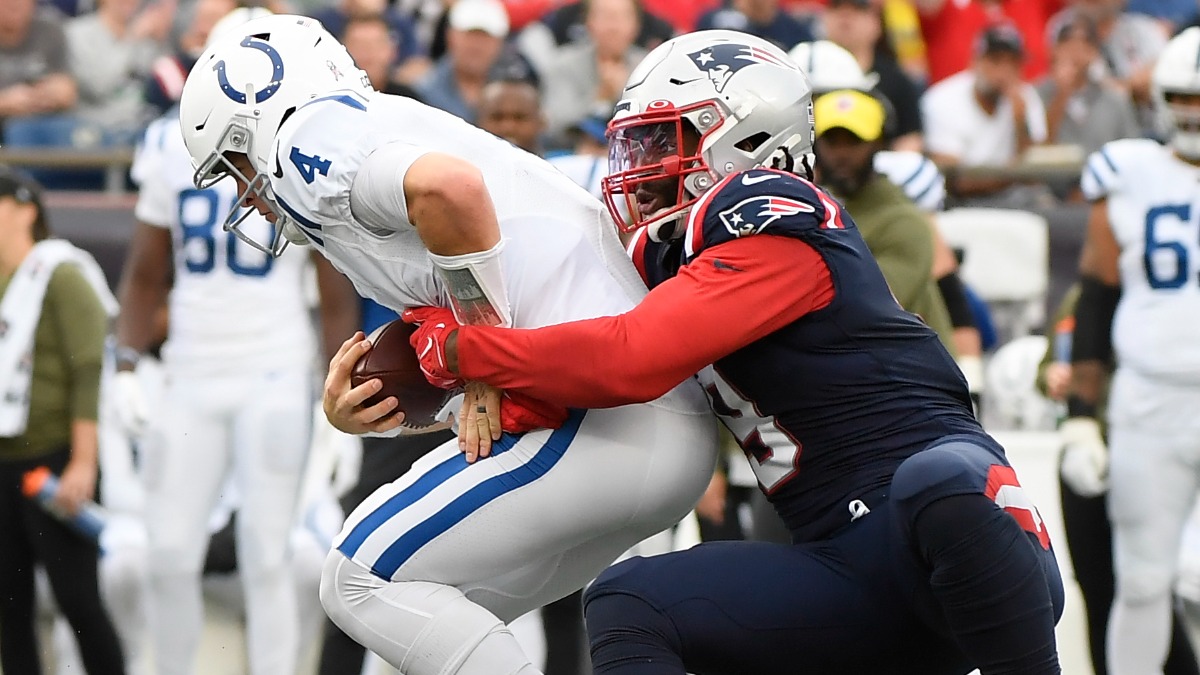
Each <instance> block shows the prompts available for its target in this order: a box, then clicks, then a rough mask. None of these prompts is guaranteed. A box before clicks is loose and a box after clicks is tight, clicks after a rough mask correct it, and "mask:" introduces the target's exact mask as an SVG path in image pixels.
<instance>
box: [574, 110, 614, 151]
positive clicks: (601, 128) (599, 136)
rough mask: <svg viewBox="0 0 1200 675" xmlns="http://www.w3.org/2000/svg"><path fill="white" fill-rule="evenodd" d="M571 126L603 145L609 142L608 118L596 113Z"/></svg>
mask: <svg viewBox="0 0 1200 675" xmlns="http://www.w3.org/2000/svg"><path fill="white" fill-rule="evenodd" d="M571 128H572V129H573V130H574V131H577V132H579V133H580V134H581V135H584V136H587V137H588V138H591V139H592V140H594V141H596V142H597V143H599V144H601V145H607V144H608V137H607V135H606V134H607V132H608V120H606V119H604V118H602V117H597V116H594V115H593V116H591V117H585V118H583V119H581V120H579V121H578V122H576V123H575V124H574V125H572V127H571Z"/></svg>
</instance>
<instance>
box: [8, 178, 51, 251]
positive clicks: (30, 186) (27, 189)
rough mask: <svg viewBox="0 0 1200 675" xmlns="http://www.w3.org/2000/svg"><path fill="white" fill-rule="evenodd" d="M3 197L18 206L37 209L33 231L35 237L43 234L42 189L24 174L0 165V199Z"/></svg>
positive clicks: (44, 227)
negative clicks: (25, 205)
mask: <svg viewBox="0 0 1200 675" xmlns="http://www.w3.org/2000/svg"><path fill="white" fill-rule="evenodd" d="M5 197H8V198H10V199H13V200H16V202H17V203H18V204H32V205H33V206H34V207H35V208H36V209H37V218H36V219H35V220H34V222H33V231H34V233H35V235H37V234H38V233H39V232H45V229H46V210H45V208H43V207H42V187H41V186H40V185H38V184H37V181H35V180H34V179H32V178H30V177H29V176H28V175H26V174H25V173H24V172H22V171H18V170H17V169H14V168H12V167H10V166H6V165H3V164H0V199H3V198H5ZM38 238H41V237H38Z"/></svg>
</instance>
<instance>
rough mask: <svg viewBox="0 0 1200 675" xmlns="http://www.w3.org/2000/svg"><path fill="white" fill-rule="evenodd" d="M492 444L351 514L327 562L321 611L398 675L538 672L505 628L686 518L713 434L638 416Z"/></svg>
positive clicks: (692, 420) (700, 485) (598, 413)
mask: <svg viewBox="0 0 1200 675" xmlns="http://www.w3.org/2000/svg"><path fill="white" fill-rule="evenodd" d="M500 445H501V446H502V447H501V448H498V449H499V452H497V453H496V454H493V456H491V457H488V458H486V459H481V460H479V461H477V462H475V463H474V464H467V463H466V461H465V460H464V459H463V457H462V454H461V453H460V452H459V450H458V444H457V442H456V441H450V442H449V443H447V444H445V445H443V446H441V447H440V448H438V449H436V450H434V451H432V452H431V453H429V454H428V455H426V456H425V457H423V458H422V459H420V460H419V461H418V462H417V463H416V464H415V465H414V466H413V468H412V470H410V471H409V472H408V473H407V474H405V475H404V476H402V477H401V478H400V479H398V480H396V481H395V482H393V483H391V484H389V485H386V486H384V487H382V488H380V489H379V490H377V491H376V492H375V493H374V494H372V495H371V496H370V497H368V498H367V499H366V500H365V501H364V502H363V503H362V504H361V505H360V506H359V507H358V508H357V509H355V510H354V512H353V513H352V514H350V517H349V518H348V519H347V521H346V524H345V526H344V527H343V529H342V532H341V534H340V535H339V536H338V539H337V540H336V541H335V542H334V550H333V551H331V552H330V555H329V558H328V560H327V561H326V564H325V574H324V575H323V577H322V581H321V602H322V604H323V605H324V607H325V610H326V612H328V613H329V616H330V617H331V618H332V619H333V621H334V623H336V624H337V625H338V626H340V627H341V628H342V630H344V631H346V633H347V634H348V635H350V636H351V637H353V638H354V639H356V640H358V641H359V642H360V643H362V644H363V645H364V646H366V647H367V648H368V649H370V650H371V651H373V652H375V653H377V654H379V655H380V656H381V657H383V659H384V660H385V661H387V662H388V663H390V664H391V665H393V666H395V667H396V668H398V669H400V671H401V672H403V673H405V675H454V674H456V673H457V674H460V675H485V674H487V675H509V674H511V673H522V674H524V673H533V672H536V670H534V669H533V667H532V666H531V665H529V661H528V659H527V657H525V655H524V654H523V653H522V652H521V650H520V646H519V645H518V644H517V643H516V641H515V639H514V638H513V637H512V635H511V634H510V633H508V632H507V629H505V627H504V625H503V623H504V622H508V621H511V620H513V619H515V618H517V617H519V616H520V615H522V614H524V613H526V612H528V611H531V610H533V609H536V608H538V607H541V606H542V605H545V604H547V603H549V602H552V601H554V600H557V599H559V598H561V597H563V596H565V595H567V594H568V593H570V592H571V591H574V590H576V589H578V588H581V587H583V586H584V585H585V584H587V583H588V582H589V581H591V580H592V579H593V578H595V576H596V575H597V574H599V572H600V571H601V570H603V569H604V568H605V567H607V566H608V565H609V564H610V563H611V562H612V561H613V560H614V559H616V558H617V556H619V555H620V554H621V553H622V552H624V551H625V550H626V549H628V548H630V547H631V546H633V545H634V544H637V543H638V542H639V541H641V540H642V539H645V538H646V537H648V536H650V535H652V534H655V533H657V532H660V531H662V530H664V529H666V528H667V527H670V526H671V525H673V524H674V523H676V522H678V521H679V520H680V519H681V518H682V517H683V516H685V515H686V514H687V513H688V511H689V510H690V509H691V508H692V506H694V505H695V503H696V500H697V499H698V498H699V497H700V495H701V493H703V491H704V489H705V487H706V486H707V485H708V482H709V479H710V478H711V477H712V471H713V466H714V464H715V462H716V454H717V434H716V428H715V425H714V419H713V418H712V417H711V415H709V414H708V413H703V414H698V413H693V414H684V413H679V412H671V411H668V410H665V409H663V408H659V407H656V406H651V405H636V406H625V407H621V408H614V409H610V410H589V411H587V412H586V413H583V412H576V413H573V414H572V417H571V418H570V419H569V420H568V421H567V423H566V424H565V425H564V426H563V427H562V428H561V429H558V430H555V431H549V430H542V431H536V432H532V433H528V434H524V435H522V436H519V437H514V436H508V435H506V436H505V438H504V439H502V441H501V444H500ZM493 447H494V448H496V446H493Z"/></svg>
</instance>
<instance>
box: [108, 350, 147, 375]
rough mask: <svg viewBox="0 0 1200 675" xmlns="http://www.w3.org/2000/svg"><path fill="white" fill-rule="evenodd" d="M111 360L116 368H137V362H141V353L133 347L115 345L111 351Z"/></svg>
mask: <svg viewBox="0 0 1200 675" xmlns="http://www.w3.org/2000/svg"><path fill="white" fill-rule="evenodd" d="M113 360H114V361H116V364H117V366H118V367H120V366H129V369H130V370H132V369H133V368H136V367H137V364H138V361H141V360H142V353H141V352H139V351H138V350H136V349H134V348H133V347H129V346H126V345H117V347H116V348H115V349H114V350H113Z"/></svg>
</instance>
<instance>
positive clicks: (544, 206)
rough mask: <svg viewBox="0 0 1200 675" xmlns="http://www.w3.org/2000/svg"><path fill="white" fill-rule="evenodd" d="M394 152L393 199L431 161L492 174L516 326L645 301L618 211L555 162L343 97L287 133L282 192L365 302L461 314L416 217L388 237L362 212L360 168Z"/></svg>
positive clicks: (692, 400)
mask: <svg viewBox="0 0 1200 675" xmlns="http://www.w3.org/2000/svg"><path fill="white" fill-rule="evenodd" d="M384 146H391V147H389V152H391V153H392V156H393V157H396V158H397V161H396V166H394V167H392V166H389V167H388V168H387V175H385V176H382V178H385V179H386V181H385V182H384V185H385V186H386V188H385V189H387V190H388V191H389V192H390V191H391V190H393V189H396V190H397V191H399V189H398V188H399V186H400V185H401V184H402V182H403V179H404V175H405V173H406V172H407V171H408V168H409V167H410V166H411V165H412V163H413V162H414V161H416V160H417V159H418V158H419V157H421V156H422V155H424V154H426V153H428V152H440V153H444V154H448V155H453V156H456V157H459V158H462V159H465V160H467V161H469V162H471V163H472V164H474V165H475V166H476V167H478V168H479V169H480V171H481V172H482V173H483V179H484V182H485V184H486V186H487V189H488V192H489V194H490V195H491V199H492V202H493V203H494V205H495V209H496V214H497V216H498V219H499V222H500V229H501V233H502V235H503V237H504V239H505V245H504V249H503V252H502V254H501V264H502V269H503V274H504V282H505V288H506V291H507V293H508V299H509V304H510V308H511V310H512V317H513V326H514V327H517V328H536V327H539V326H546V325H550V324H557V323H563V322H567V321H575V320H580V319H588V318H594V317H597V316H611V315H615V314H619V313H622V312H625V311H626V310H628V309H630V308H632V307H633V306H634V304H635V303H636V302H637V301H638V300H640V299H641V298H642V296H644V295H645V293H646V287H645V285H643V284H642V281H641V279H640V278H639V277H638V275H637V271H636V270H635V269H634V267H633V263H632V262H631V261H630V260H629V258H628V257H627V256H626V255H625V251H624V248H623V247H622V246H621V243H620V241H619V240H618V238H617V236H616V229H615V227H614V226H613V224H612V220H611V218H610V217H609V215H608V212H607V210H606V209H605V208H604V207H603V205H601V204H600V203H599V202H598V201H597V200H596V199H595V198H593V197H592V196H591V195H589V194H588V193H587V191H586V190H584V189H583V188H581V187H579V186H578V185H576V184H575V183H573V182H572V181H571V180H570V179H569V178H567V177H566V176H564V175H563V174H562V173H560V172H559V171H557V170H556V169H555V168H554V167H552V166H551V165H550V164H549V163H548V162H546V161H545V160H543V159H541V158H539V157H537V156H535V155H532V154H530V153H527V152H525V151H523V150H519V149H517V148H515V147H513V146H512V145H510V144H509V143H508V142H506V141H502V140H500V139H498V138H496V137H495V136H492V135H491V134H489V133H487V132H485V131H483V130H481V129H478V128H477V127H474V126H471V125H470V124H468V123H466V122H464V121H462V120H461V119H459V118H458V117H456V116H454V115H451V114H449V113H446V112H443V111H441V110H437V109H435V108H431V107H429V106H426V105H423V104H421V103H418V102H416V101H413V100H411V99H408V98H402V97H399V96H390V95H386V94H380V93H373V94H372V95H371V96H370V97H364V96H361V95H359V94H351V93H348V92H347V93H334V94H332V95H330V96H326V97H323V98H319V99H315V100H313V101H310V102H309V103H307V104H305V105H304V106H303V107H301V108H300V109H299V110H297V111H296V112H295V113H294V114H293V115H292V116H291V117H290V118H289V119H288V120H287V121H286V122H285V123H284V125H283V126H282V127H281V128H280V131H279V133H278V134H277V135H276V139H275V147H274V153H275V161H276V162H277V165H276V170H275V171H274V172H272V175H271V187H272V189H273V190H274V193H275V199H276V200H277V201H278V203H279V205H280V207H281V208H282V209H283V210H284V211H286V212H287V213H288V214H289V215H290V216H291V217H292V218H294V219H295V220H296V221H297V222H298V223H299V224H300V226H301V228H300V229H301V230H303V231H304V233H305V234H306V235H307V236H308V237H309V239H311V240H312V242H313V243H314V244H315V245H316V246H318V247H320V248H322V249H324V251H325V253H326V254H327V256H328V257H329V259H330V262H332V263H333V265H334V267H336V268H338V269H339V270H341V271H342V273H343V274H345V275H346V276H347V277H349V278H350V280H351V281H353V282H354V285H355V287H356V288H357V289H358V291H359V293H360V294H362V295H364V296H366V297H369V298H371V299H373V300H375V301H376V302H378V303H380V304H382V305H384V306H385V307H389V308H391V309H393V310H396V311H401V310H403V309H405V308H407V307H413V306H422V305H429V306H440V307H449V306H450V303H449V294H448V292H447V291H446V289H445V288H444V286H443V283H442V279H441V277H440V275H439V274H438V273H437V272H436V270H435V269H434V266H433V263H432V262H431V261H430V259H429V255H428V252H427V251H426V249H425V246H424V245H423V244H422V242H421V239H420V237H419V236H418V234H417V231H416V228H414V227H413V226H412V225H411V223H410V222H408V219H407V212H406V211H405V212H403V213H399V214H394V215H393V214H389V215H393V217H395V218H397V219H398V222H395V223H394V224H392V225H391V228H392V229H388V230H382V229H380V230H376V229H372V228H371V227H369V226H367V225H365V224H364V223H363V222H362V220H361V219H360V218H358V217H356V216H355V214H353V213H352V212H351V203H350V202H351V199H350V193H351V187H352V186H353V184H354V181H355V178H356V177H357V176H358V175H359V168H360V167H361V166H362V165H363V163H364V161H365V160H366V159H367V157H368V156H369V155H371V154H372V153H373V152H375V151H376V150H378V149H380V148H382V147H384ZM377 178H379V177H378V176H377V177H375V178H373V179H372V181H368V182H372V183H374V182H377ZM393 186H394V187H393ZM360 187H361V186H360ZM398 207H400V208H403V207H404V205H403V204H400V205H398ZM686 389H687V391H688V392H689V393H688V394H687V401H686V407H687V408H689V409H691V410H695V411H701V410H705V409H706V406H707V403H706V402H705V401H704V399H703V395H702V394H700V393H699V389H698V387H694V386H689V387H687V388H686ZM675 396H678V394H676V395H675Z"/></svg>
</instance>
